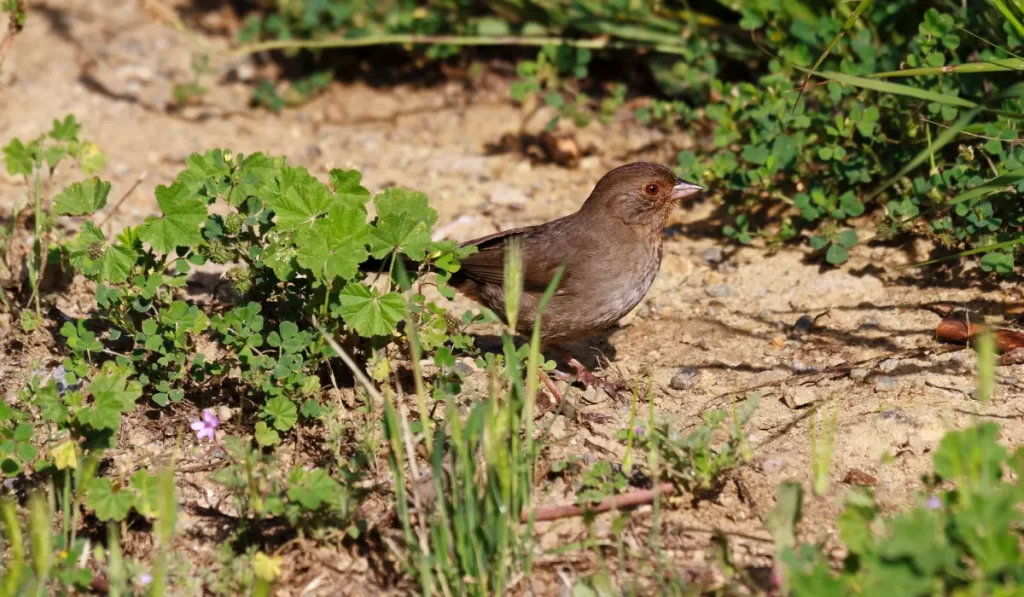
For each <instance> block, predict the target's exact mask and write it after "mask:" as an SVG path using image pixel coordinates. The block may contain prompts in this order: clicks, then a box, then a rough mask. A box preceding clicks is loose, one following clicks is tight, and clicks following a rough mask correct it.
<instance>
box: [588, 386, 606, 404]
mask: <svg viewBox="0 0 1024 597" xmlns="http://www.w3.org/2000/svg"><path fill="white" fill-rule="evenodd" d="M607 399H608V393H607V392H605V391H604V389H602V388H599V387H597V386H587V389H585V390H583V400H584V402H589V403H590V404H597V403H599V402H604V401H605V400H607Z"/></svg>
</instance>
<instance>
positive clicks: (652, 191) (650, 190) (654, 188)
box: [644, 184, 658, 197]
mask: <svg viewBox="0 0 1024 597" xmlns="http://www.w3.org/2000/svg"><path fill="white" fill-rule="evenodd" d="M644 192H645V193H647V195H648V196H650V197H654V196H655V195H657V194H658V185H656V184H649V185H647V186H646V187H644Z"/></svg>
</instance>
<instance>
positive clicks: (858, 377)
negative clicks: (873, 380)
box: [850, 367, 869, 381]
mask: <svg viewBox="0 0 1024 597" xmlns="http://www.w3.org/2000/svg"><path fill="white" fill-rule="evenodd" d="M868 373H869V371H868V370H867V369H865V368H864V367H855V368H853V369H850V379H852V380H853V381H864V380H865V379H867V378H868Z"/></svg>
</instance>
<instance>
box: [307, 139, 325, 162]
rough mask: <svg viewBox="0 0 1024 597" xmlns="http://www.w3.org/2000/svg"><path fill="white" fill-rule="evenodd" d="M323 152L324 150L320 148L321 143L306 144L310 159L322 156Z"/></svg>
mask: <svg viewBox="0 0 1024 597" xmlns="http://www.w3.org/2000/svg"><path fill="white" fill-rule="evenodd" d="M323 154H324V152H323V150H321V149H320V146H319V145H314V144H312V143H310V144H309V145H307V146H306V155H307V156H309V159H311V160H315V159H317V158H319V157H320V156H322V155H323Z"/></svg>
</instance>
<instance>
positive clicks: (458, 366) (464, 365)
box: [455, 358, 477, 377]
mask: <svg viewBox="0 0 1024 597" xmlns="http://www.w3.org/2000/svg"><path fill="white" fill-rule="evenodd" d="M455 370H456V371H458V372H459V373H460V374H462V375H463V376H465V377H469V376H470V375H473V374H474V373H476V370H477V368H476V363H474V362H473V359H468V358H465V359H459V360H458V362H456V363H455Z"/></svg>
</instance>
